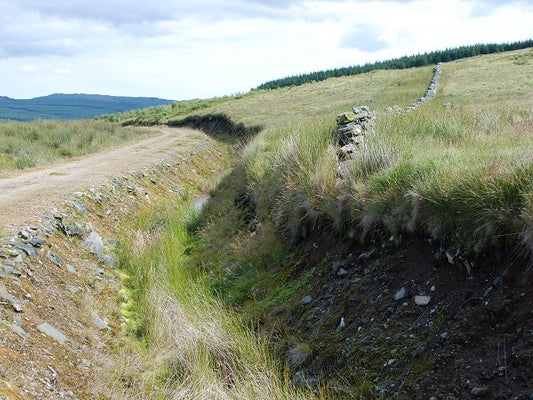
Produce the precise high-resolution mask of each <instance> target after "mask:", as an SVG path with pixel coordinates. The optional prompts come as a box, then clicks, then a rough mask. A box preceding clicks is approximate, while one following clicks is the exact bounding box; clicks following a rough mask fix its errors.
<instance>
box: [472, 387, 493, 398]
mask: <svg viewBox="0 0 533 400" xmlns="http://www.w3.org/2000/svg"><path fill="white" fill-rule="evenodd" d="M488 393H489V388H488V387H486V386H475V387H473V388H472V390H471V391H470V394H471V395H472V396H476V397H484V396H486V395H487V394H488Z"/></svg>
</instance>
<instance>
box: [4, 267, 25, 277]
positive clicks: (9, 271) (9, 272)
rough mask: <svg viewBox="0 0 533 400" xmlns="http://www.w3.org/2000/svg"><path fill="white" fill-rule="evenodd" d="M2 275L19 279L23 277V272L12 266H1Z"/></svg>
mask: <svg viewBox="0 0 533 400" xmlns="http://www.w3.org/2000/svg"><path fill="white" fill-rule="evenodd" d="M0 275H3V276H15V277H19V276H21V275H22V272H20V271H19V270H18V269H16V268H14V267H12V266H11V265H0Z"/></svg>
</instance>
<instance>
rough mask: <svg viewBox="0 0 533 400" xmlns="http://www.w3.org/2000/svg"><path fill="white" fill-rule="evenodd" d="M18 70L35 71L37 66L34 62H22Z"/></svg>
mask: <svg viewBox="0 0 533 400" xmlns="http://www.w3.org/2000/svg"><path fill="white" fill-rule="evenodd" d="M20 70H21V71H22V72H36V71H37V67H36V66H35V65H34V64H24V65H23V66H22V68H20Z"/></svg>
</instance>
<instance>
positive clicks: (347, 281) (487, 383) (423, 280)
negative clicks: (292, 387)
mask: <svg viewBox="0 0 533 400" xmlns="http://www.w3.org/2000/svg"><path fill="white" fill-rule="evenodd" d="M297 253H298V254H299V256H300V259H301V261H300V262H298V263H296V264H295V265H292V266H290V267H289V268H290V270H291V273H292V277H291V279H293V280H300V281H301V280H305V282H306V284H305V289H304V290H305V291H302V292H300V293H298V296H296V297H298V298H295V299H294V301H293V302H292V303H291V304H287V305H286V306H285V307H284V308H283V309H279V307H278V308H277V309H276V310H274V312H272V313H271V315H270V316H269V318H267V319H266V321H265V325H264V327H265V328H266V329H268V330H270V331H273V330H274V331H275V330H276V329H277V330H279V329H280V328H279V327H280V326H283V327H284V328H283V330H284V334H283V335H282V337H284V338H291V339H286V340H285V341H282V342H283V343H282V345H281V347H282V350H283V351H286V352H287V353H286V354H289V356H288V358H289V362H290V363H291V364H292V369H293V373H296V378H295V379H296V380H297V381H298V382H297V383H300V384H302V382H307V383H308V384H311V385H314V384H316V382H320V384H322V385H324V386H325V387H326V388H327V390H328V392H329V393H330V394H332V395H333V396H334V397H338V398H365V399H366V398H370V399H372V398H384V399H389V398H398V399H427V400H429V399H431V398H435V399H470V398H487V399H533V289H532V282H533V280H532V277H533V273H532V271H531V270H530V269H528V263H530V262H531V260H530V259H528V258H527V257H525V256H524V255H520V254H516V253H513V252H512V251H508V252H504V251H500V252H496V251H492V252H488V253H487V254H484V255H478V256H477V257H475V258H471V259H466V258H463V257H462V256H461V254H460V251H458V250H457V249H455V248H444V247H442V246H440V245H439V244H436V243H432V242H431V241H429V240H426V239H423V238H417V237H410V238H405V239H403V240H396V239H394V238H391V239H390V240H389V239H387V240H375V241H372V242H370V243H368V244H366V245H364V246H363V245H361V244H360V243H358V242H354V241H350V240H342V239H339V238H338V237H337V236H335V235H333V234H332V233H331V232H324V233H322V234H320V235H317V236H314V237H312V238H310V239H307V240H306V241H304V242H303V243H301V244H300V245H299V246H298V249H297ZM402 288H404V289H405V297H403V298H401V299H395V294H397V293H398V292H399V291H400V289H402ZM399 294H400V293H398V295H399ZM306 295H310V296H312V301H311V302H309V303H308V304H304V303H307V302H306V301H303V302H302V301H300V299H302V297H303V296H306ZM418 295H425V296H430V297H431V300H430V302H429V304H427V305H425V306H424V305H417V304H415V301H414V296H418ZM299 296H301V297H299ZM341 318H342V319H343V321H344V325H345V326H344V327H340V326H339V324H340V321H341ZM301 349H306V350H304V351H302V350H301ZM299 352H300V353H299ZM295 354H296V356H295Z"/></svg>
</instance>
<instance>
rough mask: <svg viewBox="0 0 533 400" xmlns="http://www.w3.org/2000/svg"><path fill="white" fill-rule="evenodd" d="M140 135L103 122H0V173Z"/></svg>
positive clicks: (90, 150)
mask: <svg viewBox="0 0 533 400" xmlns="http://www.w3.org/2000/svg"><path fill="white" fill-rule="evenodd" d="M140 135H141V133H140V131H139V130H137V131H135V130H132V129H125V128H122V127H121V126H120V125H118V124H116V123H112V122H107V121H93V120H78V121H68V122H60V121H44V120H39V121H33V122H3V123H0V172H2V171H3V172H5V171H9V170H13V169H25V168H30V167H34V166H38V165H45V164H50V163H52V162H54V161H57V160H61V159H67V158H72V157H78V156H82V155H86V154H90V153H94V152H96V151H99V150H101V149H103V148H105V147H109V146H113V145H118V144H120V143H123V142H125V141H127V140H132V139H134V138H136V137H139V136H140Z"/></svg>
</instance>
